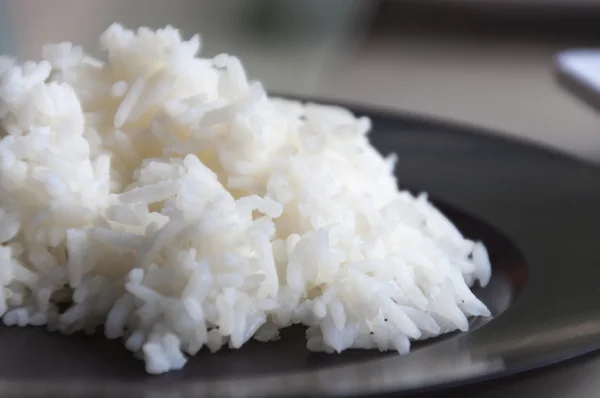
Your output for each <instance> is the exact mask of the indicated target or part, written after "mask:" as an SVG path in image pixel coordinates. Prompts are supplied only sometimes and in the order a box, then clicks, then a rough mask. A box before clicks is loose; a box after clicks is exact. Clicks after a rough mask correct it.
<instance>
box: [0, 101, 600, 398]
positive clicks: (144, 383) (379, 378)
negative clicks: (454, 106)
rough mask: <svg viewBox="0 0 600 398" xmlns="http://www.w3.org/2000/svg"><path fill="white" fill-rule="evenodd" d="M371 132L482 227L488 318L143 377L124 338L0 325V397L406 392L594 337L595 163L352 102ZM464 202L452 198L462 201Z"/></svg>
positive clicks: (295, 335) (501, 370)
mask: <svg viewBox="0 0 600 398" xmlns="http://www.w3.org/2000/svg"><path fill="white" fill-rule="evenodd" d="M351 108H353V109H354V110H355V111H356V112H357V113H358V114H363V115H368V116H370V117H371V118H372V120H373V124H374V132H373V134H372V141H373V142H374V144H375V145H376V146H377V147H378V148H379V149H380V150H382V151H383V152H396V153H398V155H399V163H398V172H399V173H398V174H399V178H400V184H401V185H402V186H403V187H405V188H409V189H412V190H417V191H421V190H424V191H427V192H429V193H430V194H431V196H432V197H433V198H434V199H435V201H436V203H437V204H439V205H440V206H441V207H442V209H443V210H444V211H445V212H446V214H448V215H449V216H450V217H451V218H452V219H453V220H454V221H455V222H456V223H457V224H458V225H459V227H460V228H461V229H462V230H463V231H464V232H465V233H466V234H467V235H468V236H470V237H472V238H478V239H482V240H483V241H484V242H485V243H486V245H487V246H488V248H489V250H490V254H491V258H492V262H493V268H494V275H493V278H492V282H491V283H490V285H489V286H488V287H486V288H485V289H479V290H478V292H477V293H478V295H479V296H480V297H481V298H482V299H483V300H484V301H485V302H486V304H488V306H490V308H491V309H492V312H493V313H494V315H495V317H494V319H493V320H491V321H490V322H486V321H485V320H475V321H474V322H473V325H472V326H473V328H472V330H471V331H470V332H469V333H463V334H452V335H448V336H445V337H444V338H441V339H437V340H434V341H431V342H428V343H426V344H420V345H416V346H415V349H414V351H413V352H412V353H411V354H409V355H407V356H399V355H396V354H390V353H379V352H375V351H369V352H360V351H350V352H346V353H343V354H341V355H321V354H310V353H308V352H307V351H306V350H305V349H304V344H305V341H304V337H303V335H302V330H299V329H298V328H296V329H291V330H289V331H288V333H286V334H285V335H284V338H283V339H282V340H281V341H280V342H278V343H274V344H264V345H263V344H259V343H251V344H249V345H248V346H246V347H244V348H242V349H241V350H238V351H223V352H220V353H218V354H216V355H209V354H206V353H201V354H200V355H199V356H197V357H195V358H193V359H191V360H190V363H189V364H188V366H187V367H186V368H185V369H184V370H183V371H181V372H173V373H170V374H167V375H163V376H158V377H151V376H146V375H145V374H144V373H143V366H142V363H141V361H138V360H135V359H133V358H132V356H131V354H130V353H129V352H127V351H125V349H124V348H122V344H121V343H120V342H114V341H113V342H108V341H105V340H104V339H103V338H90V337H85V336H70V337H63V336H59V335H57V334H50V333H47V332H45V331H44V330H41V329H35V328H31V329H29V328H28V329H18V328H6V327H0V347H1V351H0V395H2V396H11V397H14V396H41V395H48V394H52V395H53V396H62V397H67V396H86V397H90V396H99V395H117V394H118V395H125V394H128V395H131V396H136V397H141V396H152V397H162V396H169V397H183V396H198V397H199V396H249V395H250V396H267V395H269V396H285V395H308V394H310V395H322V396H328V395H337V396H339V395H342V396H346V395H354V394H358V395H370V394H375V393H386V392H395V393H398V394H402V393H405V394H408V393H413V392H417V391H423V390H427V389H433V388H436V389H437V388H442V387H446V386H450V385H457V384H465V383H469V382H474V381H478V380H482V379H489V378H495V377H500V376H505V375H509V374H514V373H517V372H522V371H525V370H529V369H533V368H538V367H540V366H544V365H549V364H551V363H555V362H558V361H562V360H565V359H568V358H571V357H574V356H577V355H581V354H584V353H587V352H590V351H592V350H595V349H597V348H600V322H598V321H597V319H599V316H600V249H599V248H598V246H599V244H598V242H600V212H599V211H598V210H597V206H598V204H600V169H597V168H595V167H592V166H590V165H587V164H584V163H581V162H579V161H576V160H573V159H570V158H568V157H565V156H562V155H560V154H557V153H554V152H552V151H550V150H545V149H542V148H539V147H535V146H533V145H530V144H526V143H521V142H515V141H512V140H508V139H505V138H502V137H500V136H497V135H494V134H490V133H488V132H483V131H479V130H476V129H472V128H468V127H460V126H456V125H452V124H447V123H444V122H436V121H431V120H428V119H422V118H416V117H411V116H397V115H392V114H387V113H384V112H378V111H373V110H369V109H364V108H359V107H351ZM459 209H460V210H459Z"/></svg>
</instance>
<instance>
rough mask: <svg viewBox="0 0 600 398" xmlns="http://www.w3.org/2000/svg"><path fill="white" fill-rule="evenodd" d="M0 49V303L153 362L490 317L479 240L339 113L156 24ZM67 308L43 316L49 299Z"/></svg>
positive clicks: (376, 341) (8, 316)
mask: <svg viewBox="0 0 600 398" xmlns="http://www.w3.org/2000/svg"><path fill="white" fill-rule="evenodd" d="M100 41H101V45H102V47H103V48H104V50H105V51H106V52H107V55H108V56H107V62H106V63H104V62H102V61H98V60H94V59H92V58H90V57H88V56H86V55H85V54H84V52H83V50H82V49H81V48H80V47H77V46H74V45H72V44H70V43H61V44H57V45H49V46H45V47H44V50H43V52H42V53H43V58H44V60H42V61H40V62H37V63H36V62H27V63H25V64H23V65H19V64H17V63H16V61H15V60H13V59H12V58H7V57H2V58H0V66H1V67H0V118H1V123H2V128H1V129H0V134H1V135H0V137H1V139H0V170H1V172H0V315H1V316H2V319H3V321H4V323H5V324H6V325H18V326H26V325H43V324H46V325H47V326H48V328H49V329H50V330H59V331H61V332H64V333H72V332H74V331H77V330H85V331H87V332H90V331H92V330H94V329H95V328H96V327H99V326H104V333H105V335H106V337H107V338H111V339H114V338H122V339H123V340H124V341H125V346H126V347H127V349H129V350H131V351H134V352H136V353H137V354H138V355H140V356H142V357H143V358H144V360H145V363H146V370H147V371H148V372H149V373H162V372H167V371H170V370H173V369H180V368H181V367H183V366H184V364H185V362H186V358H187V356H188V355H194V354H196V353H197V352H198V351H199V350H200V349H201V348H202V347H204V346H206V347H208V349H210V350H211V351H213V352H214V351H217V350H219V349H220V348H221V347H223V346H224V345H228V346H229V347H232V348H239V347H241V346H242V345H243V344H244V343H246V342H247V341H248V340H249V339H251V338H252V337H253V336H254V337H255V338H257V339H258V340H260V341H268V340H273V339H277V338H278V333H277V330H279V329H281V328H284V327H287V326H289V325H291V324H294V323H300V324H303V325H306V326H307V327H308V329H307V347H308V349H310V350H316V351H325V352H341V351H343V350H346V349H348V348H371V349H372V348H375V349H380V350H397V351H399V352H401V353H406V352H408V350H409V347H410V340H417V339H424V338H430V337H434V336H437V335H439V334H441V333H445V332H449V331H452V330H457V329H459V330H467V329H468V322H467V319H468V318H469V317H471V316H489V315H490V313H489V311H488V310H487V308H486V307H485V305H484V304H482V303H481V302H480V301H479V300H478V299H477V298H476V297H475V296H474V295H473V294H472V293H471V291H470V290H469V288H468V285H471V284H473V283H475V282H476V281H479V282H480V283H481V284H482V285H485V284H487V283H488V281H489V279H490V272H491V271H490V262H489V258H488V255H487V253H486V251H485V247H484V246H483V245H482V244H481V243H475V242H473V241H470V240H468V239H465V238H464V237H463V236H462V235H461V233H460V232H459V231H458V230H457V229H456V228H455V227H454V226H453V224H452V223H451V222H450V221H449V220H447V219H446V218H445V217H444V216H443V215H442V214H441V213H440V212H439V211H438V210H436V209H435V208H434V207H433V206H432V205H431V204H430V203H429V202H428V201H427V198H426V197H425V196H420V197H413V196H412V195H411V194H410V193H408V192H405V191H399V190H398V188H397V185H396V180H395V178H394V175H393V168H394V162H395V158H393V157H390V158H388V159H384V158H383V157H382V156H381V155H380V154H379V153H378V152H377V151H376V150H375V149H374V148H373V147H372V146H371V145H370V144H369V141H368V139H367V136H366V134H367V132H368V130H369V129H370V121H369V120H368V119H366V118H364V117H361V118H356V117H355V116H354V115H352V114H351V113H350V112H349V111H347V110H345V109H341V108H337V107H331V106H323V105H317V104H301V103H298V102H294V101H287V100H283V99H276V98H269V97H267V96H266V94H265V92H264V90H263V89H262V87H261V86H260V84H259V83H256V82H249V81H248V80H247V78H246V74H245V72H244V69H243V67H242V64H241V63H240V61H239V60H238V59H237V58H235V57H233V56H230V55H226V54H222V55H219V56H217V57H216V58H215V59H213V60H211V59H202V58H198V57H196V53H197V51H198V50H199V47H200V40H199V38H198V37H197V36H195V37H193V38H192V39H191V40H189V41H184V40H182V39H181V38H180V35H179V32H178V31H177V30H175V29H173V28H172V27H167V28H165V29H159V30H157V31H156V32H154V31H151V30H149V29H147V28H141V29H140V30H138V32H137V33H136V32H132V31H129V30H126V29H124V28H123V27H121V26H119V25H113V26H111V27H110V28H109V29H108V30H107V31H106V32H105V33H104V34H103V35H102V37H101V40H100ZM65 300H67V301H70V302H71V303H72V304H71V306H70V308H68V309H67V310H66V311H65V312H63V313H59V309H58V303H59V302H64V301H65Z"/></svg>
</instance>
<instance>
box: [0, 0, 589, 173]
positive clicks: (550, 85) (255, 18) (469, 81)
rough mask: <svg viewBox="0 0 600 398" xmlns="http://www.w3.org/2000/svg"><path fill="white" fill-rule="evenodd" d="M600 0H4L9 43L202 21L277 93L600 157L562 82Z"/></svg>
mask: <svg viewBox="0 0 600 398" xmlns="http://www.w3.org/2000/svg"><path fill="white" fill-rule="evenodd" d="M598 20H600V0H414V1H411V0H386V1H384V0H381V1H377V0H364V1H362V0H272V1H270V0H168V1H167V0H164V1H163V0H102V1H100V0H45V1H41V0H0V53H7V52H8V53H14V54H17V55H19V56H20V57H22V58H37V57H38V56H39V53H40V47H41V45H42V44H43V43H45V42H54V41H61V40H69V41H75V42H76V43H78V44H83V45H85V46H86V47H87V48H89V49H91V50H92V51H96V50H97V37H98V35H99V34H100V33H101V32H102V31H103V30H104V29H105V28H106V27H108V25H110V23H112V22H114V21H118V22H121V23H123V24H126V25H128V26H129V27H133V28H135V27H138V26H140V25H146V26H150V27H153V28H158V27H162V26H164V25H166V24H171V25H173V26H176V27H178V28H180V29H181V30H182V31H183V33H184V34H185V35H186V36H191V35H192V34H194V33H197V32H200V33H201V35H202V39H203V43H204V45H203V46H204V47H203V48H204V50H203V53H204V55H205V56H212V55H215V54H218V53H220V52H228V53H232V54H236V55H239V56H240V57H241V58H242V61H243V62H244V63H245V65H246V68H247V70H248V74H249V75H250V76H251V77H253V78H256V79H259V80H262V81H263V82H264V84H265V85H266V86H267V88H268V89H270V90H272V91H276V92H280V93H289V94H296V95H307V96H316V97H326V98H334V99H343V100H344V101H350V102H358V103H368V104H373V105H376V106H379V107H385V108H390V109H399V110H403V111H408V112H414V113H419V114H426V115H433V116H437V117H442V118H447V119H452V120H457V121H461V122H467V123H470V124H474V125H478V126H482V127H489V128H493V129H497V130H500V131H501V132H504V133H506V134H511V135H515V136H519V137H523V138H526V139H530V140H535V141H537V142H542V143H545V144H547V145H550V146H553V147H556V148H559V149H561V150H564V151H567V152H570V153H572V154H576V155H578V156H581V157H584V158H586V159H590V160H593V161H598V162H600V118H599V117H598V116H597V115H596V114H595V112H593V111H592V110H590V109H588V108H587V107H585V106H584V105H582V104H581V103H579V102H578V101H577V100H575V99H573V98H572V97H571V96H570V95H569V94H566V93H565V92H564V91H563V90H561V89H560V88H559V87H558V86H557V84H556V83H555V80H554V76H553V56H554V54H555V53H556V52H557V51H560V50H562V49H566V48H573V47H587V46H600V24H599V23H598Z"/></svg>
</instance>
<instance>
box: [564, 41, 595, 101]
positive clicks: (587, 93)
mask: <svg viewBox="0 0 600 398" xmlns="http://www.w3.org/2000/svg"><path fill="white" fill-rule="evenodd" d="M556 67H557V69H558V78H559V81H560V82H561V84H562V85H563V86H564V87H565V88H566V89H567V90H569V91H570V92H571V93H572V94H574V95H575V96H576V97H578V98H579V99H581V100H583V101H585V102H586V103H587V104H588V105H590V106H592V107H593V108H595V109H596V110H600V50H599V49H589V50H569V51H565V52H562V53H560V54H558V56H557V57H556Z"/></svg>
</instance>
